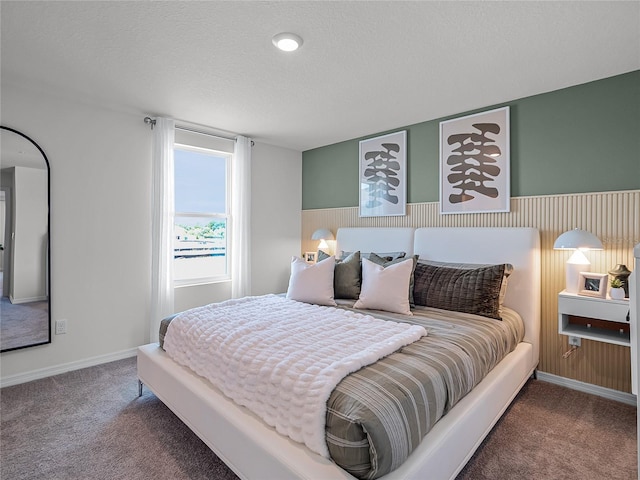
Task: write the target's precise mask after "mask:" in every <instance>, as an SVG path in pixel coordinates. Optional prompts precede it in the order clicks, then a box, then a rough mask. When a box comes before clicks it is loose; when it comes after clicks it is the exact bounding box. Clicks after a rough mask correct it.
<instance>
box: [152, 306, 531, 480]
mask: <svg viewBox="0 0 640 480" xmlns="http://www.w3.org/2000/svg"><path fill="white" fill-rule="evenodd" d="M339 302H341V305H340V308H350V305H351V304H352V303H353V302H351V303H349V302H348V301H347V302H345V301H339ZM413 312H414V315H413V316H405V315H400V314H391V313H386V312H377V311H371V310H367V313H369V314H372V315H374V316H376V317H379V318H383V319H386V320H396V321H403V322H407V323H415V324H419V325H422V326H424V327H425V328H426V329H427V331H428V335H427V336H426V337H423V338H422V339H420V340H419V341H417V342H415V343H413V344H411V345H408V346H406V347H404V348H402V349H401V350H399V351H397V352H395V353H393V354H391V355H389V356H388V357H385V358H383V359H381V360H379V361H378V362H376V363H374V364H372V365H369V366H367V367H364V368H362V369H360V370H358V371H357V372H354V373H352V374H350V375H348V376H347V377H345V378H344V379H343V380H342V381H341V382H340V383H339V384H338V386H337V388H336V389H335V390H334V391H333V393H332V394H331V396H330V398H329V401H328V402H327V422H326V438H327V445H328V447H329V452H330V453H331V457H332V459H333V460H334V461H335V462H336V464H338V465H339V466H340V467H342V468H343V469H345V470H346V471H348V472H349V473H351V474H352V475H354V476H355V477H358V478H367V479H373V478H377V477H379V476H381V475H384V474H386V473H388V472H390V471H392V470H394V469H395V468H397V467H398V466H400V464H402V462H404V460H405V459H406V458H407V457H408V456H409V454H410V453H411V452H412V451H413V450H414V449H415V448H416V447H417V445H418V444H419V443H420V441H421V440H422V438H423V437H424V436H425V435H426V434H427V433H428V432H429V430H430V429H431V428H432V427H433V425H434V424H435V423H436V422H437V421H438V419H440V418H441V417H442V416H443V415H444V414H446V412H448V411H449V410H450V409H451V408H452V407H453V406H454V405H455V404H456V403H457V402H458V401H459V400H460V399H461V398H462V397H464V396H465V395H466V394H467V393H468V392H469V391H470V390H471V389H472V388H473V387H474V386H475V385H477V384H478V383H479V382H480V381H481V380H482V378H483V377H484V376H485V375H486V374H487V373H488V372H489V371H490V370H491V369H492V368H493V367H494V366H495V365H496V364H497V363H499V362H500V360H502V358H503V357H504V356H505V355H507V354H508V353H509V352H511V351H512V350H513V349H514V348H515V347H516V345H517V344H518V343H519V342H520V341H521V340H522V338H523V336H524V326H523V323H522V320H521V319H520V317H519V315H518V314H516V313H515V312H513V311H512V310H509V309H505V311H504V312H503V321H499V320H494V319H489V318H485V317H479V316H476V315H471V314H464V313H458V312H451V311H445V310H438V309H433V308H427V307H416V308H415V309H414V310H413ZM170 321H171V318H168V319H165V320H163V322H162V323H161V326H160V341H161V343H160V346H162V340H163V338H164V333H165V332H166V329H167V326H168V324H169V322H170Z"/></svg>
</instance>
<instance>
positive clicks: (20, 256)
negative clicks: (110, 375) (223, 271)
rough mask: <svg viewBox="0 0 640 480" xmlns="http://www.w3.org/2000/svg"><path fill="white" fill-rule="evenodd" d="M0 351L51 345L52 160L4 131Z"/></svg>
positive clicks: (0, 158) (0, 160) (14, 132)
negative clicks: (50, 236) (50, 197)
mask: <svg viewBox="0 0 640 480" xmlns="http://www.w3.org/2000/svg"><path fill="white" fill-rule="evenodd" d="M0 135H1V136H0V147H1V151H0V285H1V290H2V299H1V303H0V351H2V352H6V351H9V350H17V349H19V348H25V347H32V346H35V345H43V344H45V343H51V313H50V312H51V309H50V296H49V281H50V278H51V276H50V261H49V252H50V248H49V160H48V159H47V156H46V155H45V153H44V151H43V150H42V149H41V148H40V146H39V145H38V144H37V143H36V142H35V141H34V140H32V139H31V138H30V137H28V136H27V135H25V134H24V133H22V132H19V131H17V130H14V129H12V128H9V127H0Z"/></svg>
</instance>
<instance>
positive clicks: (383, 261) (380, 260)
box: [369, 252, 418, 307]
mask: <svg viewBox="0 0 640 480" xmlns="http://www.w3.org/2000/svg"><path fill="white" fill-rule="evenodd" d="M382 255H385V257H382ZM386 255H389V254H384V253H382V254H380V255H378V254H376V253H370V254H369V260H371V261H372V262H373V263H375V264H378V265H382V266H383V267H388V266H389V265H393V264H394V263H398V262H403V261H405V260H406V258H404V256H405V255H406V254H405V253H404V252H402V257H399V258H394V259H393V260H388V259H387V258H388V257H386ZM412 258H413V269H412V270H411V276H410V277H409V291H408V292H407V294H408V295H409V305H410V306H411V307H415V306H416V304H415V302H414V301H413V283H414V273H415V271H416V264H417V263H418V255H414V256H413V257H412Z"/></svg>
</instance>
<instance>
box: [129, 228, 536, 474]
mask: <svg viewBox="0 0 640 480" xmlns="http://www.w3.org/2000/svg"><path fill="white" fill-rule="evenodd" d="M357 250H359V251H362V252H389V251H403V252H407V254H408V255H410V254H414V255H419V257H420V258H421V259H424V260H433V261H438V262H460V263H483V264H495V263H510V264H512V265H513V267H514V272H513V274H512V275H511V276H510V277H509V284H508V289H507V292H506V297H505V299H504V305H505V307H508V308H511V309H513V310H515V311H517V312H518V313H519V314H520V316H521V317H522V320H523V322H524V326H525V333H524V338H523V341H522V342H520V343H519V344H518V345H517V346H516V347H515V349H514V350H513V351H512V352H511V353H509V354H508V355H507V356H506V357H505V358H504V359H503V360H502V361H500V363H498V364H497V366H495V367H494V368H493V369H492V370H491V371H490V372H489V374H488V375H487V376H486V377H485V378H484V379H483V380H482V381H481V382H480V383H479V384H478V385H477V386H476V387H475V388H474V389H473V390H472V391H471V392H470V393H469V394H467V395H466V396H465V397H464V398H462V400H460V401H459V402H458V403H457V404H456V405H455V406H454V407H453V408H452V409H451V410H450V411H449V412H448V413H447V414H446V415H445V416H444V417H442V418H441V419H440V420H439V421H438V422H437V423H436V424H435V426H434V427H433V428H432V429H431V431H430V432H429V433H428V434H427V435H426V437H425V438H424V440H423V441H422V442H421V443H420V444H419V445H418V447H417V448H416V449H415V450H414V451H413V453H411V455H410V456H409V458H408V459H407V460H406V461H405V462H404V463H403V464H402V465H401V466H400V467H399V468H397V469H395V470H393V471H392V472H390V473H389V474H387V475H385V476H383V477H381V478H385V479H400V478H403V479H404V478H416V479H424V478H434V479H446V478H455V476H456V475H457V473H458V472H459V471H460V470H461V469H462V467H463V466H464V465H465V463H466V462H467V461H468V459H469V458H470V457H471V455H472V454H473V452H474V451H475V450H476V448H477V447H478V446H479V444H480V443H481V442H482V440H483V439H484V437H485V436H486V435H487V434H488V433H489V431H490V430H491V428H492V427H493V425H494V424H495V422H496V421H497V420H498V419H499V418H500V416H501V415H502V413H503V412H504V411H505V409H506V408H507V407H508V405H509V404H510V403H511V401H512V400H513V398H514V397H515V396H516V394H517V393H518V391H519V390H520V388H521V387H522V386H523V385H524V383H526V381H527V380H528V378H529V377H530V376H531V375H532V374H533V373H534V372H535V368H536V366H537V363H538V355H539V333H540V326H539V325H540V318H539V317H540V291H539V288H540V266H539V235H538V232H537V230H535V229H531V228H418V229H412V228H343V229H339V230H338V233H337V245H336V251H337V252H340V251H347V252H348V251H357ZM138 377H139V380H140V382H141V383H143V384H145V385H146V386H147V387H148V388H149V389H150V390H151V391H152V392H154V393H155V394H156V395H157V396H158V398H159V399H160V400H162V401H163V402H164V403H165V404H166V405H167V406H168V407H169V408H170V409H171V410H172V411H173V412H174V413H175V414H176V415H177V416H178V417H179V418H181V420H182V421H183V422H184V423H185V424H186V425H187V426H189V428H191V429H192V430H193V431H194V432H195V433H196V434H197V435H198V436H199V437H200V438H201V439H202V440H203V441H204V442H205V443H206V444H207V445H208V446H209V447H210V448H211V449H212V450H213V451H214V452H215V453H216V454H217V455H218V456H219V457H220V458H221V459H222V460H223V461H224V462H225V463H226V464H227V465H229V467H230V468H232V469H233V470H234V472H236V474H237V475H238V476H239V477H241V478H247V479H259V478H278V479H286V478H300V479H307V478H308V479H317V478H322V479H341V478H342V479H346V478H354V477H352V476H351V475H350V474H349V473H347V472H346V471H345V470H343V469H341V468H339V467H338V466H337V465H336V464H335V463H333V462H332V461H331V460H328V459H326V458H324V457H321V456H320V455H317V454H315V453H313V452H312V451H311V450H309V449H307V448H306V447H305V446H303V445H301V444H299V443H296V442H294V441H292V440H289V439H288V438H287V437H284V436H281V435H279V434H278V433H276V432H275V431H274V430H273V429H272V428H271V427H268V426H267V425H266V424H265V423H264V422H262V421H261V420H260V419H259V418H258V417H257V416H256V415H254V414H253V413H251V412H250V411H249V410H247V409H246V408H244V407H240V406H238V405H236V404H235V403H234V402H233V401H232V400H230V399H228V398H227V397H226V396H224V395H223V394H222V393H221V392H220V391H218V390H217V389H216V388H215V387H213V385H211V384H210V383H209V382H208V381H207V380H205V379H204V378H202V377H200V376H198V375H196V374H195V373H193V372H192V371H190V370H189V369H187V368H185V367H182V366H180V365H178V364H177V363H176V362H174V361H173V360H171V358H169V356H168V355H167V354H166V353H165V352H164V351H163V350H162V349H161V348H160V347H159V346H158V344H150V345H145V346H142V347H140V349H139V352H138Z"/></svg>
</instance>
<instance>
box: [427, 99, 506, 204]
mask: <svg viewBox="0 0 640 480" xmlns="http://www.w3.org/2000/svg"><path fill="white" fill-rule="evenodd" d="M509 166H510V153H509V107H503V108H498V109H496V110H489V111H487V112H483V113H476V114H474V115H468V116H466V117H460V118H455V119H452V120H447V121H444V122H440V213H442V214H447V213H485V212H508V211H509V206H510V200H511V191H510V172H509Z"/></svg>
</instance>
